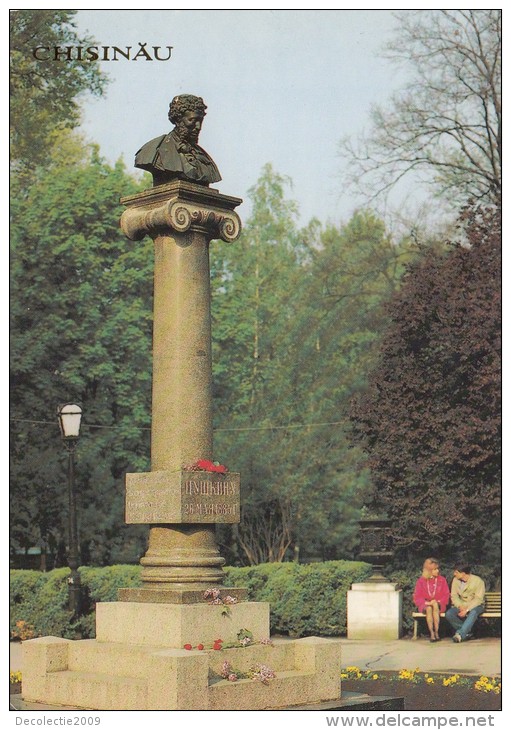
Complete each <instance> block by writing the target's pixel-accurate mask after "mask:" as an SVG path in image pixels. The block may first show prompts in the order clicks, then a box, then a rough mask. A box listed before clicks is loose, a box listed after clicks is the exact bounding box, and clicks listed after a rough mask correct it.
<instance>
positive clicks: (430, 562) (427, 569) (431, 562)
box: [422, 558, 440, 578]
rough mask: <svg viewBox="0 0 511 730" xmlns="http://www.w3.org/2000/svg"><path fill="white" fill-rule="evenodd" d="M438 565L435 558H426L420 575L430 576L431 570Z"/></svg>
mask: <svg viewBox="0 0 511 730" xmlns="http://www.w3.org/2000/svg"><path fill="white" fill-rule="evenodd" d="M439 567H440V562H439V561H438V560H437V559H436V558H426V560H425V561H424V563H423V566H422V577H423V578H431V571H432V570H434V569H435V568H439Z"/></svg>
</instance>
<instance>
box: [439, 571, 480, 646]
mask: <svg viewBox="0 0 511 730" xmlns="http://www.w3.org/2000/svg"><path fill="white" fill-rule="evenodd" d="M484 592H485V585H484V582H483V580H482V579H481V578H479V576H477V575H472V573H471V568H470V566H469V565H466V564H465V563H456V565H455V566H454V579H453V581H452V585H451V603H452V606H451V607H450V608H449V609H448V611H446V613H445V618H446V619H447V621H448V622H449V623H450V624H451V626H452V627H453V629H454V630H455V631H456V633H455V634H454V636H453V639H452V640H453V641H454V642H455V643H459V642H461V641H466V640H467V638H468V637H469V635H470V632H471V630H472V627H473V626H474V624H475V622H476V621H477V619H478V618H479V615H480V614H481V613H483V612H484Z"/></svg>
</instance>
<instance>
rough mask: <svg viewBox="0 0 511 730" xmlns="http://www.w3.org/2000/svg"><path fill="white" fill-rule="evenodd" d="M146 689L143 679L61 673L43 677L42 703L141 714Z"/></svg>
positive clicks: (99, 673)
mask: <svg viewBox="0 0 511 730" xmlns="http://www.w3.org/2000/svg"><path fill="white" fill-rule="evenodd" d="M147 689H148V686H147V680H145V679H139V678H134V677H126V676H119V675H115V674H112V673H104V672H83V671H70V670H64V671H61V672H53V673H51V674H49V675H48V676H47V690H48V695H47V697H48V698H47V700H46V701H47V702H48V703H51V704H56V705H71V706H74V707H81V708H83V709H94V710H143V709H146V707H147ZM27 699H29V698H27Z"/></svg>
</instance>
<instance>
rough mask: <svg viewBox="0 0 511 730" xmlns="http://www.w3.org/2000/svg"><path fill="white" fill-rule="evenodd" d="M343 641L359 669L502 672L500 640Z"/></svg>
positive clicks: (345, 654)
mask: <svg viewBox="0 0 511 730" xmlns="http://www.w3.org/2000/svg"><path fill="white" fill-rule="evenodd" d="M341 641H342V666H343V667H348V666H356V667H359V669H363V670H365V669H374V670H378V669H379V670H384V669H390V670H392V669H394V670H395V669H417V668H418V669H420V671H422V672H453V673H455V672H457V673H459V674H475V675H477V676H481V675H485V676H487V677H493V676H496V675H498V674H500V673H501V659H502V656H501V640H500V639H499V638H490V639H473V640H472V641H467V642H465V643H463V644H454V643H453V642H452V641H451V640H450V639H443V640H442V641H439V642H437V643H435V644H431V643H430V642H429V639H426V638H424V639H417V641H413V639H399V640H397V641H350V640H349V639H341ZM10 668H11V670H13V671H16V670H20V671H23V666H22V656H21V643H20V642H14V641H13V642H11V643H10Z"/></svg>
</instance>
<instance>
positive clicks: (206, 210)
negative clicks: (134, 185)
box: [121, 184, 242, 242]
mask: <svg viewBox="0 0 511 730" xmlns="http://www.w3.org/2000/svg"><path fill="white" fill-rule="evenodd" d="M167 188H168V189H167ZM165 193H167V194H165ZM121 202H123V203H125V204H126V205H127V208H126V210H125V211H124V213H123V214H122V216H121V228H122V231H123V232H124V234H125V235H126V236H127V237H128V238H129V239H131V240H134V241H139V240H140V239H142V238H143V237H144V236H145V235H147V234H148V235H150V236H151V237H153V238H154V237H155V235H158V234H161V233H165V232H168V233H169V234H170V235H172V234H173V233H186V232H187V231H200V232H202V233H203V234H204V235H205V236H206V237H207V238H208V239H209V240H211V239H213V238H219V239H221V240H223V241H227V242H230V241H235V240H236V239H237V238H238V236H239V234H240V231H241V221H240V219H239V216H238V214H237V213H235V212H234V210H233V208H234V207H235V206H236V205H239V203H241V202H242V201H241V200H240V199H239V198H230V197H228V196H225V195H220V194H219V193H218V192H217V191H213V190H210V189H209V188H201V187H200V186H196V185H194V186H190V185H186V186H185V185H183V184H181V185H179V186H176V185H168V186H160V188H153V190H151V191H145V192H144V193H141V194H139V195H135V196H132V197H130V198H124V199H123V200H122V201H121Z"/></svg>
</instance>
